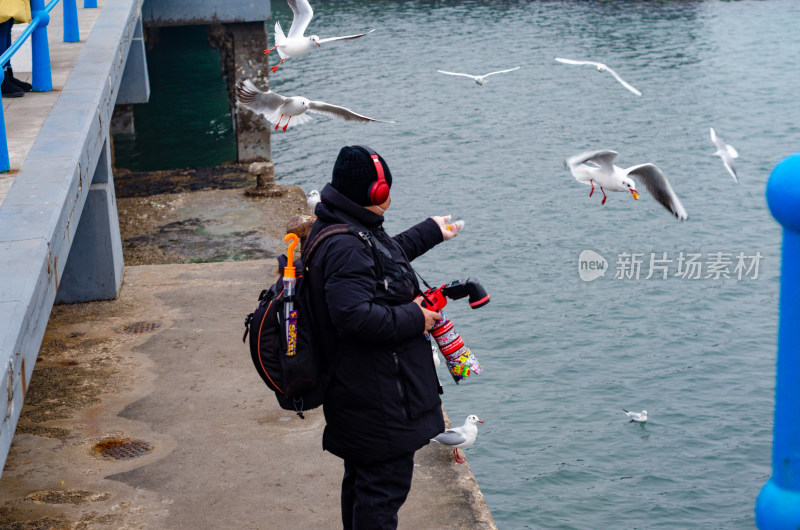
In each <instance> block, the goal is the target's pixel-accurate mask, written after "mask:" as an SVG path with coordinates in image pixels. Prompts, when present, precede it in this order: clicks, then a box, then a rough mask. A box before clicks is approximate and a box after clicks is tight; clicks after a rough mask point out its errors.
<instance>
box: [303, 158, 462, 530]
mask: <svg viewBox="0 0 800 530" xmlns="http://www.w3.org/2000/svg"><path fill="white" fill-rule="evenodd" d="M391 185H392V175H391V173H390V171H389V167H388V166H387V165H386V162H385V161H384V160H383V158H382V157H380V156H379V155H377V153H374V151H372V150H371V149H369V148H368V147H364V146H348V147H343V148H342V149H341V151H340V152H339V156H338V158H337V160H336V163H335V164H334V168H333V175H332V178H331V182H330V184H326V185H325V187H324V188H323V189H322V192H321V194H320V195H321V201H320V203H319V204H317V206H316V209H315V214H316V215H317V220H316V222H315V223H314V225H313V227H312V229H311V232H310V234H309V236H308V241H310V240H312V239H313V238H314V236H315V234H316V233H318V232H319V231H320V230H322V229H324V228H325V227H326V226H330V225H331V224H338V223H347V224H349V225H351V226H352V227H353V228H354V229H355V231H356V232H358V233H359V235H358V237H356V236H354V235H352V234H339V235H334V236H331V237H329V238H328V239H326V240H325V241H323V242H322V243H321V244H320V247H319V248H318V249H317V251H316V252H315V254H314V255H313V257H312V260H311V262H310V263H308V264H306V271H305V280H304V281H305V282H307V283H306V285H307V288H308V293H309V295H310V299H311V311H312V320H313V330H314V339H315V344H317V345H319V348H320V350H321V351H320V353H321V354H322V357H323V359H324V360H325V361H326V363H327V365H328V366H327V369H328V371H329V373H330V374H331V379H330V382H329V385H328V388H327V391H326V394H325V400H324V402H323V411H324V414H325V422H326V425H325V431H324V433H323V438H322V447H323V449H324V450H327V451H330V452H331V453H333V454H334V455H336V456H338V457H340V458H342V459H343V460H344V468H345V472H344V479H343V481H342V522H343V526H344V528H346V529H350V528H396V526H397V512H398V510H399V509H400V506H402V504H403V502H405V499H406V496H407V495H408V492H409V490H410V489H411V478H412V474H413V470H414V452H415V451H416V450H417V449H419V448H421V447H422V446H424V445H426V444H427V443H428V442H429V441H430V439H431V438H433V437H434V436H436V435H437V434H439V433H441V432H442V431H443V430H444V420H443V418H442V408H441V400H440V398H439V395H440V394H441V387H440V386H439V381H438V378H437V375H436V368H435V366H434V364H433V357H432V355H431V345H430V342H429V341H428V339H426V338H425V336H424V333H425V331H427V330H429V329H430V328H431V327H432V326H433V325H434V324H435V322H436V321H437V320H439V319H440V318H441V315H439V313H436V312H432V311H428V310H427V309H424V308H422V307H421V298H419V295H420V293H421V291H420V287H419V283H418V282H417V278H416V275H415V273H414V271H413V269H412V268H411V264H410V262H411V261H412V260H413V259H414V258H416V257H418V256H421V255H422V254H424V253H425V252H427V251H428V250H430V249H431V248H433V247H434V246H435V245H437V244H438V243H440V242H442V241H443V240H445V239H450V238H452V237H455V235H456V234H457V233H458V230H460V228H461V226H462V225H461V224H460V223H454V224H452V225H448V224H447V221H448V220H449V218H447V217H431V218H428V219H426V220H425V221H423V222H421V223H419V224H417V225H415V226H413V227H411V228H410V229H408V230H406V231H405V232H402V233H400V234H397V235H395V236H389V235H388V234H387V233H386V232H385V231H384V229H383V219H384V217H383V215H382V214H383V213H384V212H385V211H386V209H387V208H389V205H390V204H391V198H390V196H389V195H390V188H391Z"/></svg>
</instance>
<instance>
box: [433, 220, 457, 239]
mask: <svg viewBox="0 0 800 530" xmlns="http://www.w3.org/2000/svg"><path fill="white" fill-rule="evenodd" d="M431 219H433V220H434V221H436V224H437V225H439V228H440V229H441V231H442V237H443V238H444V240H445V241H447V240H448V239H453V238H454V237H456V236H457V235H458V233H459V232H460V231H461V229H462V228H464V221H454V222H452V223H451V222H450V216H449V215H445V216H443V217H442V216H438V215H434V216H433V217H431Z"/></svg>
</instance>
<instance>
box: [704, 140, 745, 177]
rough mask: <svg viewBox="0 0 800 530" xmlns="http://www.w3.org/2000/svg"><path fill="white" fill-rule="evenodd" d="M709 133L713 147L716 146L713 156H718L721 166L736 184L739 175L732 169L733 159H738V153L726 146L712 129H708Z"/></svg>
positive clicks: (731, 147)
mask: <svg viewBox="0 0 800 530" xmlns="http://www.w3.org/2000/svg"><path fill="white" fill-rule="evenodd" d="M709 130H710V131H711V141H712V142H714V145H716V146H717V150H716V151H715V152H714V153H712V155H714V156H718V157H720V158H721V159H722V164H723V165H724V166H725V169H727V170H728V173H730V174H731V176H732V177H733V180H735V181H736V182H737V183H738V182H739V175H737V174H736V168H735V167H733V159H734V158H739V153H738V151H736V149H735V148H734V147H733V146H732V145H728V144H726V143H725V142H724V141H723V140H722V138H720V137H719V136H717V133H716V132H715V131H714V128H713V127H711V128H709Z"/></svg>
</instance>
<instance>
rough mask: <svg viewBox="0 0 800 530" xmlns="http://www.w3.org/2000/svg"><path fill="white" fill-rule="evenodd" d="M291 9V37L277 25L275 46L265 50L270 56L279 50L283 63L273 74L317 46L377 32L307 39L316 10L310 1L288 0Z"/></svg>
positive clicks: (313, 36) (275, 68) (310, 37)
mask: <svg viewBox="0 0 800 530" xmlns="http://www.w3.org/2000/svg"><path fill="white" fill-rule="evenodd" d="M286 3H288V4H289V7H291V8H292V13H294V18H293V19H292V26H291V27H290V28H289V35H288V36H286V35H285V34H284V33H283V29H282V28H281V23H280V22H276V23H275V46H273V47H272V48H270V49H268V50H264V53H265V54H269V52H271V51H272V50H278V55H280V56H281V62H279V63H278V64H276V65H275V66H273V67H272V73H275V72H277V71H278V67H279V66H280V65H281V64H283V61H285V60H286V59H288V58H289V57H300V56H301V55H305V54H307V53H308V52H310V51H311V50H313V49H314V47H315V46H320V45H321V44H324V43H326V42H333V41H336V40H347V39H357V38H359V37H363V36H364V35H366V34H367V33H372V32H373V31H375V30H374V29H371V30H369V31H367V32H366V33H358V34H356V35H345V36H344V37H329V38H327V39H320V38H319V37H318V36H316V35H311V36H309V37H306V36H305V35H304V34H305V32H306V28H307V27H308V23H309V22H311V18H312V17H313V16H314V10H313V9H311V4H309V3H308V0H286Z"/></svg>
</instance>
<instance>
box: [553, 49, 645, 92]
mask: <svg viewBox="0 0 800 530" xmlns="http://www.w3.org/2000/svg"><path fill="white" fill-rule="evenodd" d="M556 61H558V62H560V63H564V64H588V65H591V66H594V67H595V68H597V71H598V72H609V73H610V74H611V75H613V76H614V79H616V80H617V81H619V82H620V83H622V86H624V87H625V88H627V89H628V90H630V91H631V92H633V93H634V94H636V95H637V96H641V95H642V93H641V92H639V91H638V90H636V88H634V87H633V86H632V85H631V84H630V83H628V82H627V81H625V80H624V79H622V78H621V77H620V76H619V74H617V72H615V71H614V70H612V69H611V68H610V67H609V66H608V65H605V64H603V63H596V62H594V61H575V60H573V59H564V58H561V57H556Z"/></svg>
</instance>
